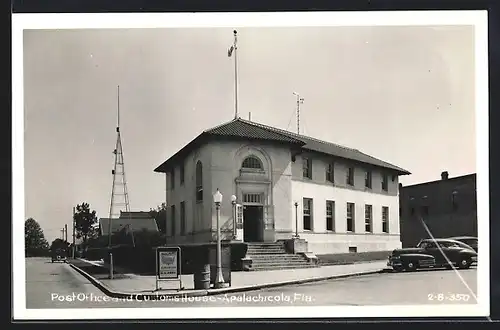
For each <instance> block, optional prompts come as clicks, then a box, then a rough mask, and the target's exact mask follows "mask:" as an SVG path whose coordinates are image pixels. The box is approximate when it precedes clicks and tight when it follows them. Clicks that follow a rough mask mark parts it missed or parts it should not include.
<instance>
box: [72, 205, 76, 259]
mask: <svg viewBox="0 0 500 330" xmlns="http://www.w3.org/2000/svg"><path fill="white" fill-rule="evenodd" d="M75 214H76V211H75V207H74V206H73V249H72V251H71V253H72V257H73V259H75V254H76V246H75V236H76V235H75V233H76V228H75V227H76V221H75Z"/></svg>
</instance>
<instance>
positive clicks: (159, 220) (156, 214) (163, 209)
mask: <svg viewBox="0 0 500 330" xmlns="http://www.w3.org/2000/svg"><path fill="white" fill-rule="evenodd" d="M149 214H150V215H151V217H152V218H153V219H155V221H156V226H158V230H159V231H160V233H163V234H164V233H165V232H166V230H165V228H166V226H165V220H166V218H167V205H166V204H165V203H162V204H161V205H160V206H157V207H156V209H151V210H150V211H149Z"/></svg>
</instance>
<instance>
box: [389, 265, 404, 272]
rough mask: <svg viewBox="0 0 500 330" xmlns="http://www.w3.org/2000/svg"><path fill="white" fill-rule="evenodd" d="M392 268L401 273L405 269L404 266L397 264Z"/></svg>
mask: <svg viewBox="0 0 500 330" xmlns="http://www.w3.org/2000/svg"><path fill="white" fill-rule="evenodd" d="M392 269H393V270H394V271H395V272H396V273H400V272H402V271H403V270H404V267H403V266H395V267H392Z"/></svg>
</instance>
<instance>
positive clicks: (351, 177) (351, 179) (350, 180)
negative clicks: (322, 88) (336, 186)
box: [346, 167, 354, 186]
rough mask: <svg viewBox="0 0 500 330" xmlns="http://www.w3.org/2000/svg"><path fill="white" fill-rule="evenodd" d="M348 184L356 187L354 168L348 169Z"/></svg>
mask: <svg viewBox="0 0 500 330" xmlns="http://www.w3.org/2000/svg"><path fill="white" fill-rule="evenodd" d="M346 183H347V184H348V185H350V186H354V167H349V168H348V169H347V176H346Z"/></svg>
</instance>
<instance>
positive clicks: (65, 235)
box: [64, 224, 68, 242]
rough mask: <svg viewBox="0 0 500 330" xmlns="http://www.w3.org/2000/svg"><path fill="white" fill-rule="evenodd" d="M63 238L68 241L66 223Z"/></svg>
mask: <svg viewBox="0 0 500 330" xmlns="http://www.w3.org/2000/svg"><path fill="white" fill-rule="evenodd" d="M64 240H65V241H66V242H67V241H68V225H67V224H65V225H64Z"/></svg>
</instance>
